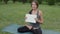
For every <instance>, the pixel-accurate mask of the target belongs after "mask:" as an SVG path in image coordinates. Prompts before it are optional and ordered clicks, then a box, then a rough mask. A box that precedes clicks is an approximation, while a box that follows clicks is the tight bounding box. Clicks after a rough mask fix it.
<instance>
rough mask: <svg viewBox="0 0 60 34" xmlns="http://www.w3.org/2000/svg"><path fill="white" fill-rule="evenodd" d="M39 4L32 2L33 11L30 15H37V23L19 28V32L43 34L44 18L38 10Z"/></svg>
mask: <svg viewBox="0 0 60 34" xmlns="http://www.w3.org/2000/svg"><path fill="white" fill-rule="evenodd" d="M38 6H39V4H38V2H37V1H32V3H31V7H32V10H30V12H29V14H34V15H37V18H36V23H29V25H26V26H23V27H20V28H18V32H20V33H24V32H32V33H33V34H42V31H41V27H40V24H42V23H43V17H42V11H40V10H38Z"/></svg>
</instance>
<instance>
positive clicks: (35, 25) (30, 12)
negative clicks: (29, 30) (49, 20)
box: [29, 10, 40, 28]
mask: <svg viewBox="0 0 60 34" xmlns="http://www.w3.org/2000/svg"><path fill="white" fill-rule="evenodd" d="M29 14H32V10H31V11H29ZM36 15H37V18H38V19H40V16H39V11H37V14H36ZM29 25H31V26H32V27H33V28H40V23H39V22H37V21H36V23H29Z"/></svg>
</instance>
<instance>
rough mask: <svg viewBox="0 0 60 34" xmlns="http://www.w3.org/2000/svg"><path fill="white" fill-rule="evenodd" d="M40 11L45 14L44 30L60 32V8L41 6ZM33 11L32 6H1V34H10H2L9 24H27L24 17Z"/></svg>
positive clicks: (16, 4)
mask: <svg viewBox="0 0 60 34" xmlns="http://www.w3.org/2000/svg"><path fill="white" fill-rule="evenodd" d="M39 9H40V10H42V12H43V17H44V23H43V24H42V25H41V27H42V28H43V29H49V30H55V31H60V6H48V5H40V6H39ZM30 10H31V7H30V4H29V3H26V4H22V3H18V2H17V3H15V4H13V3H9V4H7V5H6V4H2V5H0V34H9V33H6V32H1V30H2V29H3V28H4V27H5V26H8V25H9V24H12V23H16V24H20V25H24V24H26V23H25V22H24V16H25V14H26V13H28V12H29V11H30Z"/></svg>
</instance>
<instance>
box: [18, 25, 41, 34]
mask: <svg viewBox="0 0 60 34" xmlns="http://www.w3.org/2000/svg"><path fill="white" fill-rule="evenodd" d="M17 31H18V32H19V33H25V32H32V34H42V31H41V28H39V29H33V28H32V29H31V30H30V29H29V28H27V27H26V26H24V27H20V28H18V30H17Z"/></svg>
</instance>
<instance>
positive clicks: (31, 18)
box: [25, 14, 37, 23]
mask: <svg viewBox="0 0 60 34" xmlns="http://www.w3.org/2000/svg"><path fill="white" fill-rule="evenodd" d="M35 18H37V15H32V14H26V19H25V22H30V23H36V20H35Z"/></svg>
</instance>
